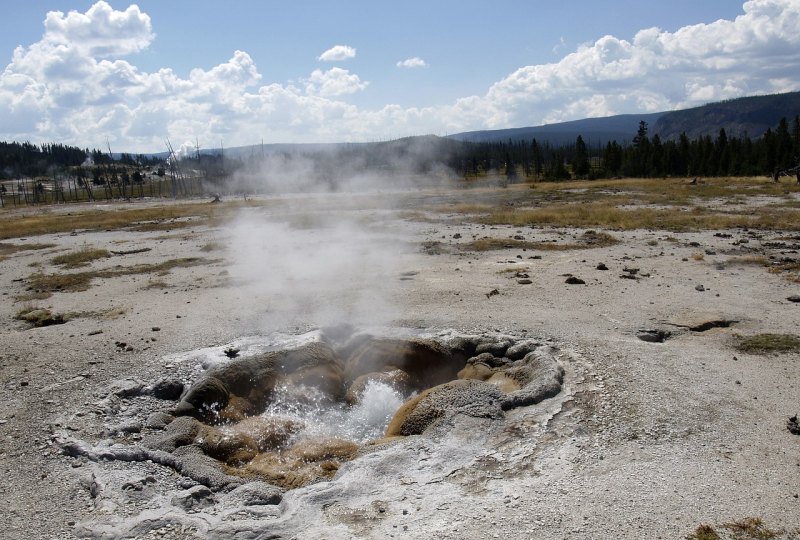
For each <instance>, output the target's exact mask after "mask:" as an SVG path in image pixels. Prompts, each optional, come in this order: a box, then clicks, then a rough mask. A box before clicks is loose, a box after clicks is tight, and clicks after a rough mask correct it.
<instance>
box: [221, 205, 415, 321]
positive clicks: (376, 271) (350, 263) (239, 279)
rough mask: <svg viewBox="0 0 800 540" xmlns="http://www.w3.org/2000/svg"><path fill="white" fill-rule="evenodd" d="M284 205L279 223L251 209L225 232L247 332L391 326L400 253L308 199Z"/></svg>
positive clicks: (394, 243)
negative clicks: (324, 327)
mask: <svg viewBox="0 0 800 540" xmlns="http://www.w3.org/2000/svg"><path fill="white" fill-rule="evenodd" d="M328 197H330V196H328ZM282 202H283V203H284V204H286V205H287V206H289V207H291V208H287V209H286V210H285V211H284V212H279V213H278V214H279V215H278V217H277V218H276V217H274V216H273V217H268V216H267V215H266V214H263V213H259V212H258V211H257V210H254V211H253V212H250V213H245V214H243V215H242V216H241V217H240V218H239V219H238V220H237V221H236V222H235V223H234V224H233V226H232V228H231V230H230V232H231V235H232V240H231V242H230V245H229V251H228V259H229V260H232V261H233V262H232V265H231V266H230V270H229V272H230V276H231V278H232V279H233V280H234V283H235V285H236V294H239V295H240V296H239V298H238V300H237V302H239V303H240V304H241V307H242V313H251V314H252V315H248V318H249V319H250V324H252V325H253V328H250V330H254V331H260V332H264V331H275V330H277V329H284V328H287V327H290V326H293V325H296V326H300V327H308V326H324V325H333V324H340V323H348V324H353V325H356V326H380V325H388V324H390V323H391V322H392V321H393V320H394V319H395V317H396V313H395V310H394V309H393V307H392V306H393V302H392V292H393V287H394V285H395V284H396V276H397V275H398V273H399V272H398V257H399V253H400V252H401V251H402V249H403V246H402V245H400V244H399V243H398V240H397V239H396V237H394V236H390V235H388V234H386V233H383V234H382V233H380V232H377V231H374V230H370V229H369V228H368V226H366V225H364V224H363V223H358V222H355V221H349V220H344V219H342V218H341V217H340V216H338V215H337V214H336V212H335V210H333V211H326V210H323V209H319V208H317V209H316V210H314V209H313V205H315V204H316V203H318V202H319V201H316V202H315V201H313V200H311V198H310V197H309V198H308V199H306V200H305V201H303V200H302V199H295V200H294V201H290V200H284V201H282ZM298 205H299V206H298ZM271 219H283V220H285V221H271Z"/></svg>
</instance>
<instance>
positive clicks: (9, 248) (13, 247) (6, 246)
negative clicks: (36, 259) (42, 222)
mask: <svg viewBox="0 0 800 540" xmlns="http://www.w3.org/2000/svg"><path fill="white" fill-rule="evenodd" d="M0 234H2V233H0ZM6 238H10V237H6ZM53 247H56V244H10V243H8V242H0V257H5V256H8V255H13V254H14V253H18V252H20V251H33V250H38V249H49V248H53Z"/></svg>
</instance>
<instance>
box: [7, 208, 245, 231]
mask: <svg viewBox="0 0 800 540" xmlns="http://www.w3.org/2000/svg"><path fill="white" fill-rule="evenodd" d="M253 205H255V206H260V205H259V204H254V203H249V204H247V206H253ZM242 206H244V205H243V204H242V203H240V202H227V203H223V204H214V205H210V204H198V203H175V204H166V205H159V206H146V207H135V206H132V207H130V208H120V209H111V210H102V209H83V208H80V209H76V210H75V211H74V212H69V213H66V214H64V213H58V212H48V211H46V210H44V211H42V210H39V211H31V212H26V213H22V214H20V213H9V214H7V215H0V239H4V238H20V237H26V236H34V235H39V234H51V233H59V232H67V231H73V230H76V229H86V230H109V229H121V228H131V229H133V230H139V231H151V230H171V229H178V228H183V227H189V226H194V225H200V224H208V223H212V224H213V223H216V221H217V220H220V219H224V218H226V217H227V216H229V215H231V214H232V213H233V212H234V211H235V210H237V209H239V208H241V207H242Z"/></svg>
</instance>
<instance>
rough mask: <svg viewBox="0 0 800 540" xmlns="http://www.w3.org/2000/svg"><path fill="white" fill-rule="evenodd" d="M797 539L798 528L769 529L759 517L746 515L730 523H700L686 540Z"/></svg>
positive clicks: (799, 536)
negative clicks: (714, 524)
mask: <svg viewBox="0 0 800 540" xmlns="http://www.w3.org/2000/svg"><path fill="white" fill-rule="evenodd" d="M773 538H774V539H776V540H798V539H800V529H793V530H787V529H771V528H769V527H767V526H766V525H765V524H764V521H763V520H762V519H761V518H757V517H748V518H744V519H742V520H739V521H734V522H731V523H723V524H722V525H717V526H716V527H714V526H711V525H707V524H704V525H700V526H698V527H697V529H695V530H694V532H692V533H691V534H689V535H687V536H686V539H687V540H770V539H773Z"/></svg>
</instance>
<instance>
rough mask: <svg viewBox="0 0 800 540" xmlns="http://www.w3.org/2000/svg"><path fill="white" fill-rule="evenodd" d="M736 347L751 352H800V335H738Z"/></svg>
mask: <svg viewBox="0 0 800 540" xmlns="http://www.w3.org/2000/svg"><path fill="white" fill-rule="evenodd" d="M737 339H738V343H737V344H736V348H737V349H738V350H740V351H742V352H746V353H751V354H768V353H787V352H800V337H799V336H796V335H793V334H756V335H753V336H738V338H737Z"/></svg>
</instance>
